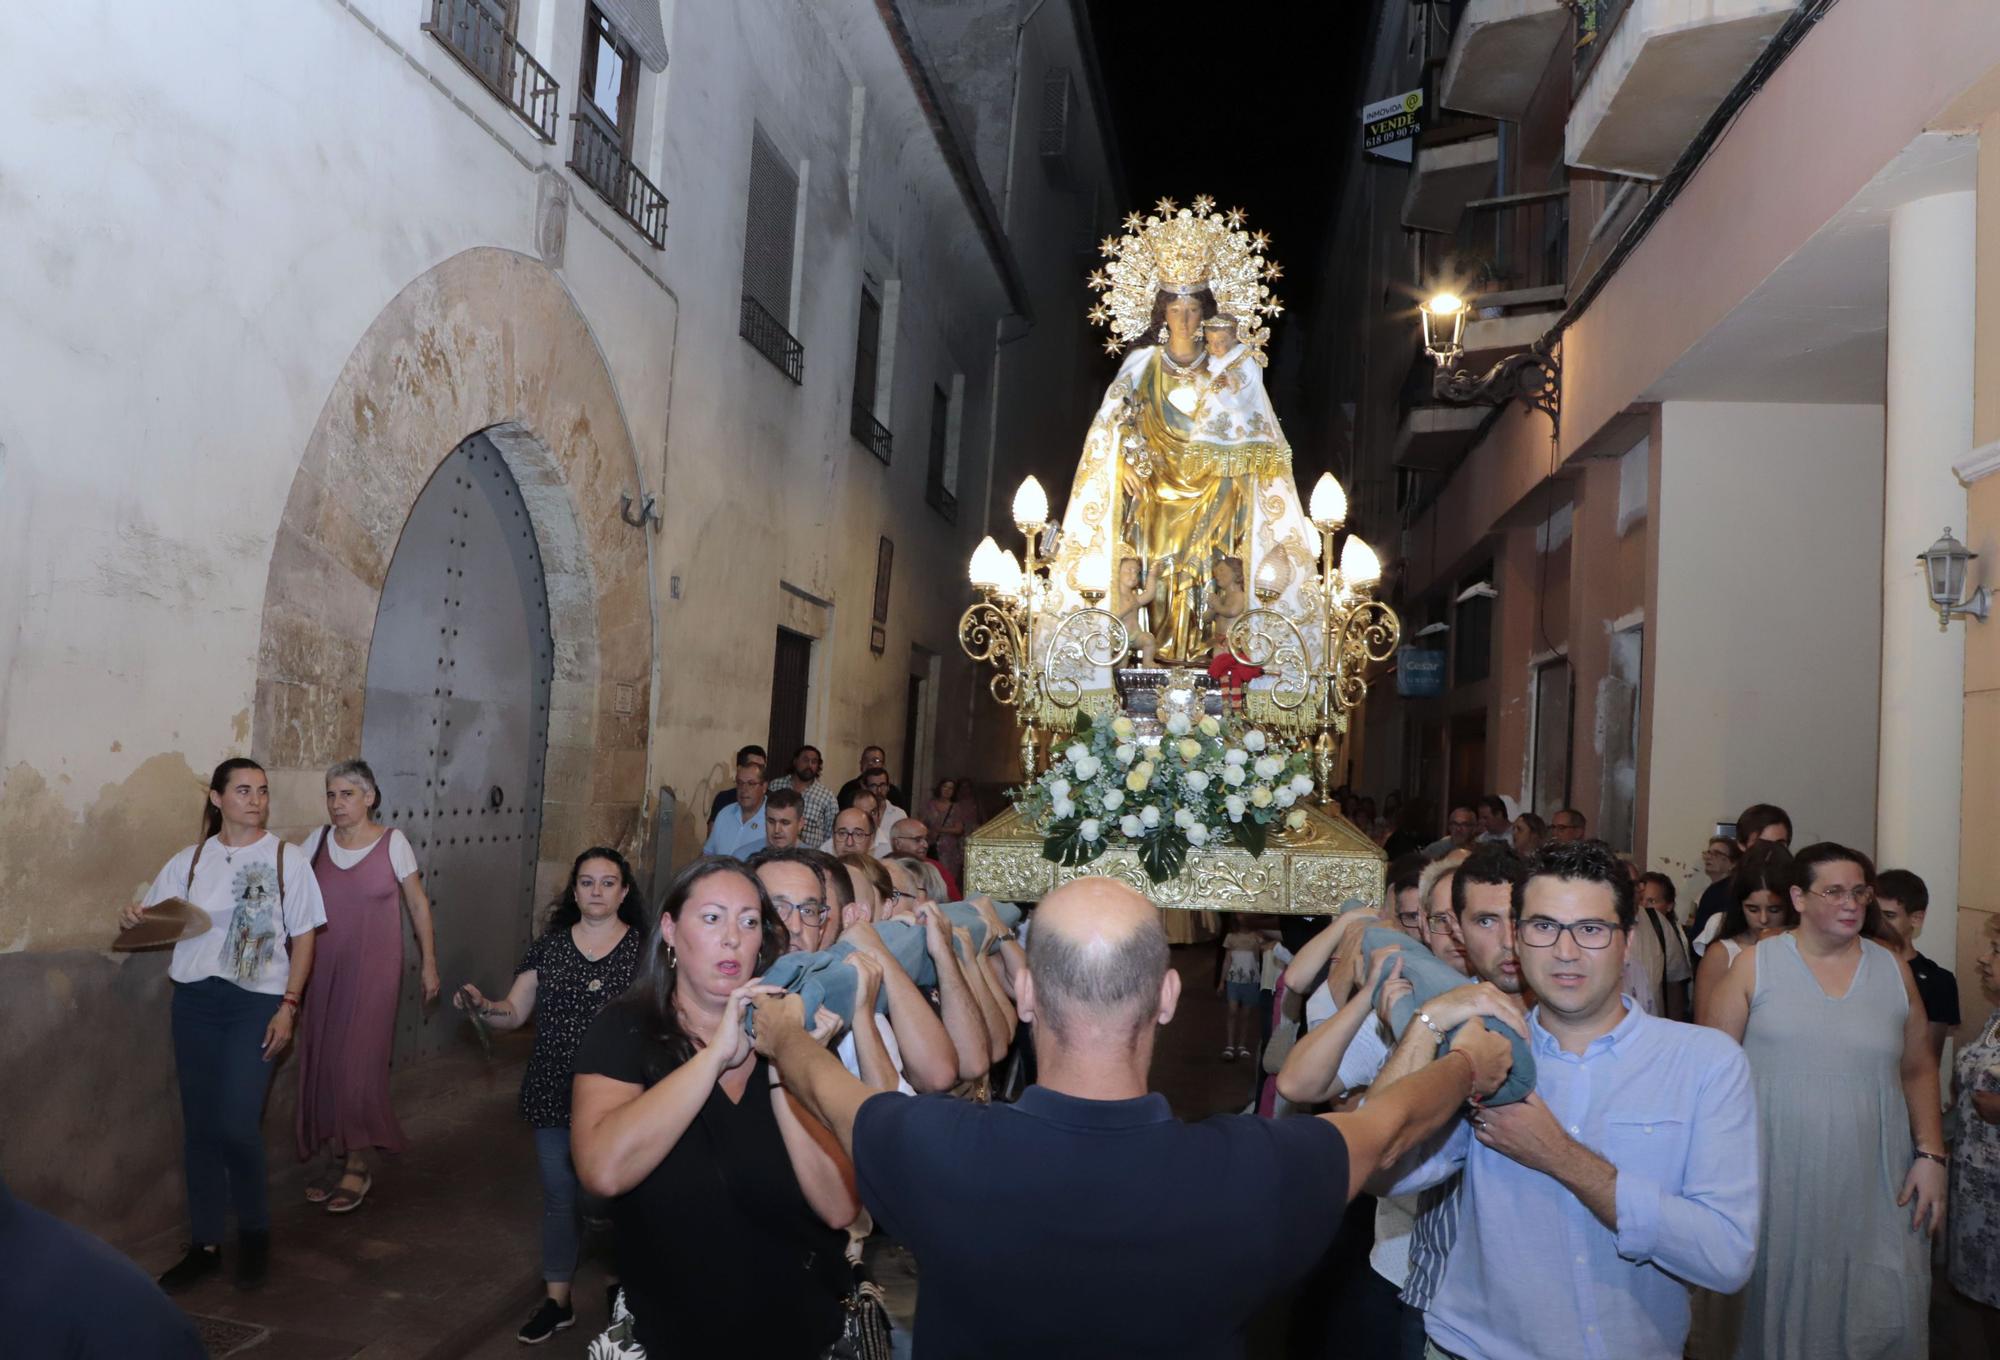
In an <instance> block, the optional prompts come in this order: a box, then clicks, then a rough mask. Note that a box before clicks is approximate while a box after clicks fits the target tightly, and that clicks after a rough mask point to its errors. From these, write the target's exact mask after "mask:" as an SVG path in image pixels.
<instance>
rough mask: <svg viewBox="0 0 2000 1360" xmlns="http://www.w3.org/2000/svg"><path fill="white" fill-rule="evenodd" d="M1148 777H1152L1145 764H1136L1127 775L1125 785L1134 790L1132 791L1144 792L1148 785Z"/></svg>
mask: <svg viewBox="0 0 2000 1360" xmlns="http://www.w3.org/2000/svg"><path fill="white" fill-rule="evenodd" d="M1148 778H1150V776H1149V775H1148V774H1147V771H1146V767H1145V766H1144V765H1138V766H1134V767H1133V768H1132V769H1131V770H1130V771H1128V772H1127V773H1126V775H1125V787H1126V788H1128V789H1130V790H1132V792H1134V793H1139V792H1142V791H1144V789H1145V787H1146V780H1147V779H1148Z"/></svg>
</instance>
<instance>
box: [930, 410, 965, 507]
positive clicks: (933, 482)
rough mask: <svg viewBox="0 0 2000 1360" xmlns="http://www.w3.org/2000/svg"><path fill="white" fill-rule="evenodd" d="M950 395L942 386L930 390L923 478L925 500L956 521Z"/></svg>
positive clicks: (956, 497)
mask: <svg viewBox="0 0 2000 1360" xmlns="http://www.w3.org/2000/svg"><path fill="white" fill-rule="evenodd" d="M950 457H951V398H950V397H949V396H948V395H946V393H945V390H944V389H943V388H942V387H933V388H932V389H931V445H930V470H929V473H928V475H926V477H925V478H924V502H925V504H927V505H929V506H930V507H931V509H933V510H935V511H937V512H938V513H939V514H940V515H943V516H944V517H945V520H946V521H947V522H948V523H953V524H956V523H957V522H958V489H957V488H956V487H955V486H953V485H952V483H953V481H954V480H955V478H954V475H953V474H955V473H956V472H957V469H956V468H954V467H952V466H950Z"/></svg>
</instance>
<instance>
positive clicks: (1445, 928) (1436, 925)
mask: <svg viewBox="0 0 2000 1360" xmlns="http://www.w3.org/2000/svg"><path fill="white" fill-rule="evenodd" d="M1424 919H1425V920H1426V921H1428V922H1430V927H1431V930H1432V931H1433V932H1434V933H1438V934H1444V933H1448V932H1449V931H1450V930H1451V928H1452V926H1453V925H1454V924H1455V923H1456V921H1457V918H1456V917H1454V916H1453V915H1452V914H1451V913H1450V912H1448V911H1434V912H1432V913H1431V914H1430V915H1429V916H1426V917H1425V918H1424Z"/></svg>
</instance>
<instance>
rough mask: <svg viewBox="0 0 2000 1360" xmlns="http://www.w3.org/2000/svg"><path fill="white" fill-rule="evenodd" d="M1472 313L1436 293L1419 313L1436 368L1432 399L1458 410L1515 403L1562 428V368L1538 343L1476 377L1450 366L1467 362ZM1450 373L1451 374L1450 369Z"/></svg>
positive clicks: (1448, 296) (1453, 296)
mask: <svg viewBox="0 0 2000 1360" xmlns="http://www.w3.org/2000/svg"><path fill="white" fill-rule="evenodd" d="M1470 311H1471V308H1470V307H1469V306H1468V305H1467V303H1466V301H1465V299H1464V298H1461V297H1459V296H1458V295H1457V294H1456V293H1446V292H1441V293H1436V294H1434V295H1432V296H1431V297H1430V298H1429V299H1428V300H1427V301H1426V302H1425V303H1424V304H1423V306H1421V307H1419V308H1418V309H1417V312H1418V316H1419V317H1420V318H1421V319H1422V322H1423V331H1424V353H1425V354H1427V355H1429V356H1430V358H1431V361H1432V362H1433V363H1435V364H1436V365H1437V368H1438V371H1437V374H1436V375H1435V376H1434V377H1433V378H1432V380H1431V395H1432V397H1434V398H1435V399H1437V400H1438V401H1443V402H1450V403H1451V404H1452V405H1455V406H1505V405H1506V404H1507V403H1508V402H1510V401H1519V402H1520V403H1521V404H1522V405H1524V406H1527V407H1530V408H1531V409H1533V410H1537V411H1540V412H1541V413H1542V414H1544V415H1546V416H1547V417H1548V418H1549V423H1550V425H1551V426H1552V427H1553V428H1554V429H1555V430H1556V431H1557V432H1558V433H1560V431H1561V429H1562V366H1561V365H1560V364H1558V363H1557V362H1556V361H1555V360H1554V359H1553V358H1551V357H1549V355H1548V354H1547V353H1545V352H1544V351H1543V350H1542V347H1541V346H1542V342H1541V341H1539V340H1538V341H1536V342H1535V344H1534V345H1532V346H1530V347H1529V348H1528V349H1525V350H1522V351H1521V352H1520V353H1518V354H1510V355H1508V356H1507V357H1506V358H1504V359H1502V360H1501V361H1500V362H1499V363H1497V364H1495V365H1493V367H1492V368H1490V369H1488V370H1487V371H1486V372H1484V373H1481V374H1474V373H1472V372H1471V371H1469V370H1467V369H1463V368H1456V369H1454V368H1452V367H1451V366H1452V365H1453V364H1455V363H1457V362H1458V361H1459V360H1460V359H1462V358H1464V357H1465V322H1466V317H1467V315H1468V314H1469V313H1470ZM1447 369H1450V370H1451V371H1449V372H1447V371H1446V370H1447Z"/></svg>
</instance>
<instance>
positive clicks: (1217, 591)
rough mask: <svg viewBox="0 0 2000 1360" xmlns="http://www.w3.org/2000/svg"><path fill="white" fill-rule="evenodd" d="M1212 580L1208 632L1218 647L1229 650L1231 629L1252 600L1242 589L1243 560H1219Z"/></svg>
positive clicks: (1231, 558)
mask: <svg viewBox="0 0 2000 1360" xmlns="http://www.w3.org/2000/svg"><path fill="white" fill-rule="evenodd" d="M1209 580H1210V586H1211V589H1210V591H1209V596H1208V622H1209V631H1210V634H1211V635H1212V636H1213V637H1214V638H1215V645H1216V646H1217V647H1227V646H1228V645H1229V644H1228V636H1229V628H1230V625H1231V624H1233V623H1235V622H1236V620H1238V619H1240V618H1242V617H1243V614H1244V611H1245V610H1247V609H1249V607H1250V596H1249V594H1248V592H1246V591H1245V590H1244V589H1243V559H1242V558H1240V557H1218V558H1216V559H1215V566H1214V567H1213V568H1211V569H1210V578H1209Z"/></svg>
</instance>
